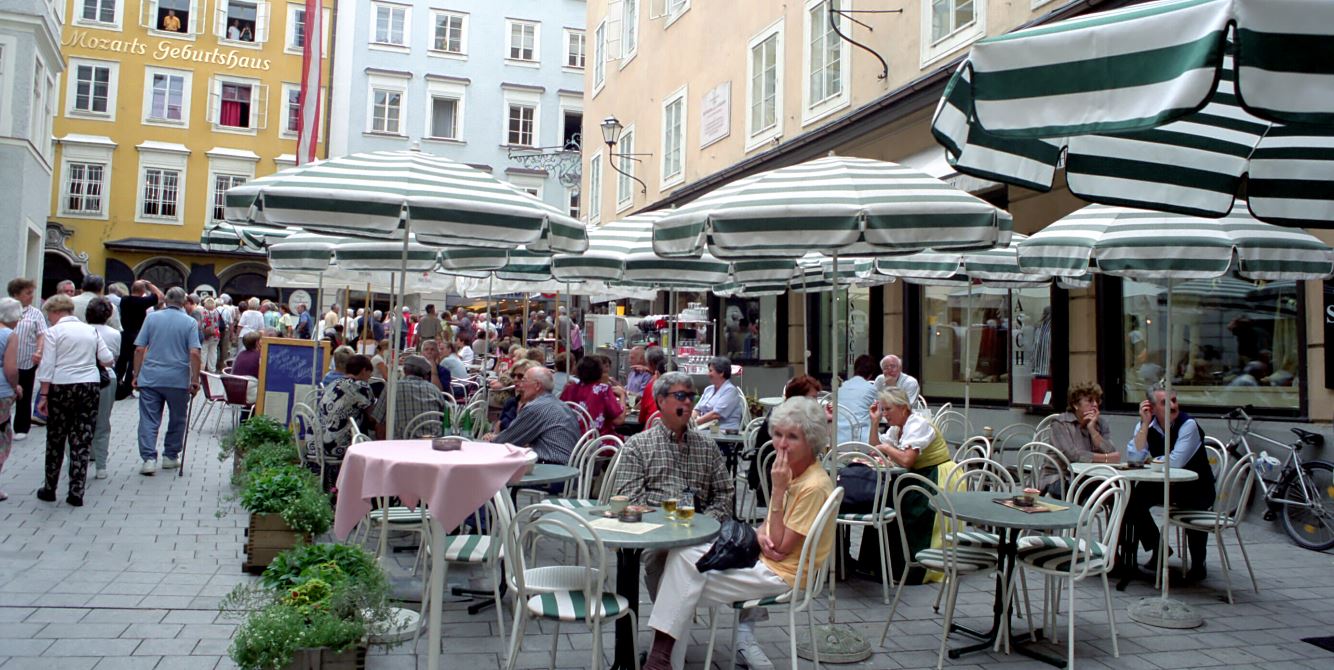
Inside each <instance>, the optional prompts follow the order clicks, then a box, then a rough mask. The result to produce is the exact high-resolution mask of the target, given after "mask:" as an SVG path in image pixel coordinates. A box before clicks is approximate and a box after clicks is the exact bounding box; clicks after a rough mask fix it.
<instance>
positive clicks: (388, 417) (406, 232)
mask: <svg viewBox="0 0 1334 670" xmlns="http://www.w3.org/2000/svg"><path fill="white" fill-rule="evenodd" d="M411 227H412V222H411V221H409V220H406V218H405V220H404V223H403V255H402V256H400V257H399V268H398V270H399V272H398V292H399V295H402V294H403V292H404V291H405V290H407V287H408V240H409V239H410V238H411V237H412V233H411ZM389 308H390V309H393V305H390V306H389ZM399 316H402V315H401V313H400V314H399ZM406 325H407V323H406V322H405V320H404V319H401V318H400V319H395V320H394V341H393V342H390V343H389V351H390V352H392V354H391V358H392V359H393V361H394V364H393V365H391V366H390V367H389V380H388V383H387V384H386V388H385V392H386V393H388V394H389V399H388V400H386V401H385V413H384V420H385V427H384V436H385V439H389V440H392V439H394V428H395V426H394V411H395V409H397V404H398V403H397V402H395V400H396V398H395V396H396V395H397V391H398V377H399V372H398V362H399V354H400V353H401V350H400V349H399V345H398V343H399V338H400V337H402V332H403V327H404V326H406ZM381 537H382V538H383V535H381ZM381 555H383V554H381Z"/></svg>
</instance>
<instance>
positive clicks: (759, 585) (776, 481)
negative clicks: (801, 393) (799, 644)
mask: <svg viewBox="0 0 1334 670" xmlns="http://www.w3.org/2000/svg"><path fill="white" fill-rule="evenodd" d="M769 426H770V428H769V429H770V433H771V434H772V435H773V442H774V448H775V449H776V450H777V451H778V455H777V456H776V457H775V458H774V464H773V468H772V470H771V471H770V477H771V480H772V486H771V489H770V490H771V498H772V500H773V502H772V503H771V504H770V506H769V511H768V515H767V516H766V517H765V521H764V525H763V526H761V527H760V529H759V530H758V531H757V535H758V537H759V541H760V560H759V562H757V563H756V564H755V565H754V566H752V567H749V568H734V569H731V570H715V571H710V572H703V573H701V572H700V571H699V570H697V569H696V568H695V563H696V562H697V561H698V560H699V559H700V558H702V557H703V556H704V554H706V553H708V551H709V549H710V547H711V546H712V545H697V546H693V547H684V548H681V549H673V550H672V551H671V553H669V554H668V556H667V561H666V566H665V568H664V569H663V575H662V582H661V583H660V584H659V586H658V593H662V594H668V593H670V594H672V596H673V597H671V598H659V599H658V600H657V602H656V603H654V606H653V614H652V615H650V616H649V620H648V623H649V627H650V628H652V629H653V630H654V631H655V632H654V636H653V650H652V651H650V652H649V656H648V661H647V662H646V663H645V665H644V670H669V669H670V668H672V667H673V657H676V658H678V659H679V660H680V662H681V663H684V660H685V646H686V645H685V643H683V642H682V640H684V639H685V638H686V637H687V635H688V634H689V632H690V624H691V622H692V620H693V619H694V616H695V608H697V607H708V606H712V605H730V604H731V603H733V602H736V601H739V600H750V599H753V598H764V597H767V596H776V595H779V594H781V593H784V592H786V591H788V590H789V589H791V588H792V587H793V586H794V585H795V582H796V578H797V565H798V562H799V561H800V557H801V549H802V546H803V545H804V544H805V542H806V541H807V539H808V538H807V535H809V534H810V531H811V526H812V525H813V524H814V523H815V517H816V516H818V515H819V513H820V507H821V506H823V505H824V503H825V500H827V499H828V498H829V495H830V494H831V493H833V491H834V483H833V482H832V481H830V479H829V475H828V474H826V473H825V470H824V468H823V467H821V466H820V464H819V456H820V454H821V453H822V452H823V451H824V450H825V449H826V448H827V447H828V445H829V423H828V419H827V416H826V415H825V412H824V408H822V407H821V406H820V404H819V403H818V402H816V401H815V400H812V399H810V398H806V397H798V398H788V399H787V400H785V401H783V404H781V405H779V406H778V407H776V408H774V411H773V412H772V413H771V414H770V415H769ZM826 531H827V532H825V533H824V535H823V536H822V537H819V538H816V539H815V541H816V542H818V543H819V544H818V545H817V546H816V552H815V561H816V564H817V565H818V564H820V563H823V562H824V561H825V560H826V558H827V557H828V556H829V550H830V549H831V548H832V547H833V545H834V533H833V532H828V531H832V527H829V528H827V529H826ZM676 667H680V664H677V665H676Z"/></svg>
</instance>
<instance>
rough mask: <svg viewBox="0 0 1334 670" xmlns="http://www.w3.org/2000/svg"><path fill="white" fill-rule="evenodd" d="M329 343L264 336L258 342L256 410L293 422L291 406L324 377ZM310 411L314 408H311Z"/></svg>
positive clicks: (280, 419) (279, 419)
mask: <svg viewBox="0 0 1334 670" xmlns="http://www.w3.org/2000/svg"><path fill="white" fill-rule="evenodd" d="M328 361H329V343H328V342H315V341H312V340H293V339H288V338H281V337H266V338H264V339H262V340H260V341H259V392H258V393H257V394H256V396H255V411H256V412H258V413H260V414H263V415H265V416H270V417H273V418H274V419H277V420H278V421H281V422H282V424H283V425H284V426H286V425H287V424H288V423H290V422H291V420H292V406H293V405H294V404H296V403H298V402H301V401H302V399H303V398H305V397H306V394H307V393H309V392H310V391H311V389H313V388H315V386H313V385H312V384H311V382H312V380H314V382H315V383H316V384H318V383H319V380H321V379H323V378H324V372H325V371H326V370H327V369H328ZM311 409H315V408H314V407H312V408H311Z"/></svg>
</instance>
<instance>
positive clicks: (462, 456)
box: [334, 440, 527, 538]
mask: <svg viewBox="0 0 1334 670" xmlns="http://www.w3.org/2000/svg"><path fill="white" fill-rule="evenodd" d="M526 453H527V450H525V449H520V448H518V447H513V446H510V445H506V444H490V443H487V442H464V443H463V448H462V449H460V450H458V451H435V450H433V449H431V441H430V440H386V441H383V442H363V443H361V444H356V445H353V446H352V447H351V448H349V449H348V450H347V455H346V456H345V457H344V458H343V468H342V471H341V472H340V473H339V475H338V507H337V510H336V511H335V513H334V534H335V535H337V536H338V537H340V538H346V537H347V535H348V533H351V532H352V529H353V528H354V527H356V525H357V522H358V521H361V519H362V518H363V517H365V516H366V513H367V512H369V511H370V510H371V502H370V500H371V499H372V498H377V497H380V496H398V497H399V498H401V499H402V500H403V504H405V505H408V506H416V504H417V502H418V501H420V500H425V501H426V505H427V507H428V508H429V509H430V510H431V515H432V516H433V517H434V518H435V519H436V521H438V522H439V523H440V526H441V527H443V528H444V529H445V530H446V531H450V530H453V529H454V528H457V527H458V525H459V524H460V523H462V522H463V520H464V519H466V518H467V517H468V516H469V515H470V514H472V513H473V512H475V511H477V508H479V507H481V506H482V505H483V504H484V503H485V502H486V501H487V500H490V499H491V496H493V495H495V493H496V491H499V490H500V489H501V488H503V487H504V486H505V485H506V484H507V483H508V482H509V481H510V480H512V479H517V478H519V477H522V476H523V470H524V466H525V464H526V463H525V458H524V457H525V454H526Z"/></svg>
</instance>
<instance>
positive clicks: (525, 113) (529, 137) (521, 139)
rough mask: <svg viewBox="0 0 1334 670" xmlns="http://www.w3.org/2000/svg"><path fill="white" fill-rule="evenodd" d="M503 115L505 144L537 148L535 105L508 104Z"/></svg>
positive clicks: (522, 103) (523, 103) (524, 103)
mask: <svg viewBox="0 0 1334 670" xmlns="http://www.w3.org/2000/svg"><path fill="white" fill-rule="evenodd" d="M507 108H508V111H507V112H506V115H505V144H510V145H515V146H522V147H532V146H537V105H535V104H532V103H528V102H510V103H509V104H508V105H507Z"/></svg>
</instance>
